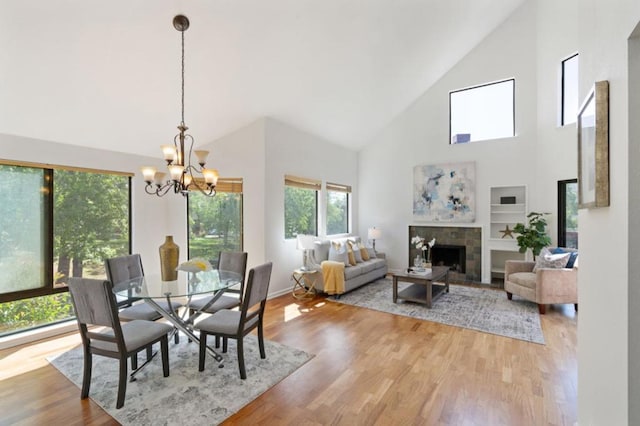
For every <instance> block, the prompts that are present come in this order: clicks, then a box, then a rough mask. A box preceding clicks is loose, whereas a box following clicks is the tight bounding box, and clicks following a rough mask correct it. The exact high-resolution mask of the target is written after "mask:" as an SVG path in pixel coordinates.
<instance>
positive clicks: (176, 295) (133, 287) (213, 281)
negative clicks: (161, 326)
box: [113, 269, 242, 366]
mask: <svg viewBox="0 0 640 426" xmlns="http://www.w3.org/2000/svg"><path fill="white" fill-rule="evenodd" d="M241 281H242V276H241V275H240V274H238V273H236V272H231V271H224V270H218V269H214V270H210V271H200V272H183V271H179V272H178V279H177V280H175V281H163V280H162V277H161V275H160V274H150V275H145V276H143V277H138V278H133V279H131V280H128V281H122V282H120V283H117V284H114V287H113V292H114V293H115V294H116V296H117V297H118V298H120V299H131V300H138V299H143V300H144V302H145V303H148V304H149V305H150V306H152V307H153V309H155V310H156V311H157V312H158V313H159V314H160V315H162V317H163V318H165V319H166V320H167V321H169V322H170V323H171V324H172V325H173V326H174V327H175V329H176V332H178V331H181V332H182V333H184V334H185V335H186V336H188V337H189V339H191V340H193V341H195V342H196V343H199V342H200V338H199V336H198V335H197V334H196V333H195V332H194V329H193V324H194V321H195V319H196V318H197V317H198V316H200V315H201V314H202V312H204V311H205V310H206V309H207V308H208V307H209V306H211V305H212V304H213V303H214V302H215V301H216V300H218V299H219V298H220V296H222V293H223V292H224V290H225V289H227V288H229V287H232V286H234V285H237V284H239V283H240V282H241ZM199 295H210V296H213V297H212V298H211V301H210V302H209V303H207V304H206V305H205V306H203V307H202V308H201V309H199V310H195V311H194V313H193V314H189V312H190V311H191V310H190V309H189V304H190V302H191V299H192V298H193V297H194V296H199ZM158 299H165V300H166V301H167V305H168V306H169V309H168V310H167V309H164V308H163V307H162V306H161V305H159V304H158V303H157V301H156V300H158ZM178 300H179V301H180V302H182V303H183V304H184V306H185V308H186V309H184V310H183V311H182V314H179V313H178V312H176V311H175V309H174V308H173V305H174V303H175V302H176V301H178ZM207 352H209V354H210V355H211V356H213V358H214V359H215V360H216V361H217V362H218V363H219V365H220V366H222V356H221V355H220V354H219V353H217V352H216V351H215V350H214V349H213V348H211V347H209V346H207Z"/></svg>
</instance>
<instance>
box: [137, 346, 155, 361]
mask: <svg viewBox="0 0 640 426" xmlns="http://www.w3.org/2000/svg"><path fill="white" fill-rule="evenodd" d="M152 356H153V347H152V346H151V345H149V346H147V361H148V360H150V359H151V357H152ZM137 357H138V354H136V358H137Z"/></svg>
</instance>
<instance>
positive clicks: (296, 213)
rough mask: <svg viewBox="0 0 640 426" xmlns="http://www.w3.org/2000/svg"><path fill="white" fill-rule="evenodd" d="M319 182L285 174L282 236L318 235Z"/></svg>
mask: <svg viewBox="0 0 640 426" xmlns="http://www.w3.org/2000/svg"><path fill="white" fill-rule="evenodd" d="M320 189H321V182H320V181H318V180H315V179H307V178H301V177H297V176H290V175H287V176H285V178H284V237H285V238H295V237H296V235H298V234H303V235H318V191H320Z"/></svg>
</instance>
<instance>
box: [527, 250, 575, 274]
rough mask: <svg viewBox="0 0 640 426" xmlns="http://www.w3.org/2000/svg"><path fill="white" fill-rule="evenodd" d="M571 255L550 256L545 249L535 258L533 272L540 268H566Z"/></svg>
mask: <svg viewBox="0 0 640 426" xmlns="http://www.w3.org/2000/svg"><path fill="white" fill-rule="evenodd" d="M570 256H571V253H558V254H552V253H551V252H550V251H549V249H547V248H546V247H545V248H543V249H542V250H541V251H540V255H539V256H538V257H537V258H536V265H535V266H534V267H533V272H536V271H537V270H538V269H540V268H552V269H560V268H564V267H566V266H567V262H568V261H569V257H570Z"/></svg>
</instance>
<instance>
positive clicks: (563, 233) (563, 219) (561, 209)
mask: <svg viewBox="0 0 640 426" xmlns="http://www.w3.org/2000/svg"><path fill="white" fill-rule="evenodd" d="M558 246H559V247H572V248H576V249H577V248H578V180H577V179H570V180H561V181H559V182H558Z"/></svg>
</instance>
